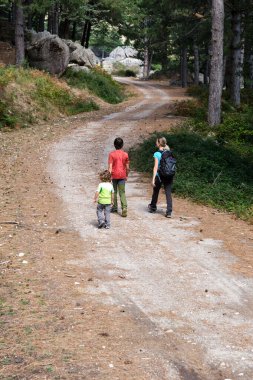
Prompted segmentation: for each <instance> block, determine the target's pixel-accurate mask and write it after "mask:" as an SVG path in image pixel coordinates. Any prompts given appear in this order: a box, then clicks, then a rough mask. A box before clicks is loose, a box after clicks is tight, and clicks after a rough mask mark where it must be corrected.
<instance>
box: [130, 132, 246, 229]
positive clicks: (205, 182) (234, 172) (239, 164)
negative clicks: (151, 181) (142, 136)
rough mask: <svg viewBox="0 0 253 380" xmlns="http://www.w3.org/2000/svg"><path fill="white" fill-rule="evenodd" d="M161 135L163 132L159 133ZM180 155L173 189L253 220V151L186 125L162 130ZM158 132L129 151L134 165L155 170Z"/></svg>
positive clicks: (147, 169) (145, 169) (176, 154)
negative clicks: (169, 131) (168, 130)
mask: <svg viewBox="0 0 253 380" xmlns="http://www.w3.org/2000/svg"><path fill="white" fill-rule="evenodd" d="M159 135H161V134H159ZM163 136H165V137H166V138H167V141H168V142H169V145H170V147H171V148H173V150H174V154H175V156H176V158H177V167H178V171H177V175H176V178H175V181H174V192H175V193H176V194H177V195H179V196H182V197H187V198H190V199H192V200H194V201H195V202H198V203H203V204H207V205H210V206H213V207H215V208H218V209H220V210H226V211H229V212H232V213H234V214H236V215H237V216H238V217H241V218H243V219H245V220H248V221H250V222H253V154H252V155H251V154H245V153H244V154H242V153H241V152H240V151H239V150H238V149H236V148H235V147H232V146H224V145H220V144H218V143H217V140H216V139H215V138H214V137H203V136H201V135H200V134H198V133H193V132H190V131H189V130H187V129H182V130H180V131H178V130H177V131H174V132H172V133H163ZM156 137H157V135H156V134H154V135H151V136H150V138H149V139H147V140H146V141H144V142H143V143H142V144H141V145H138V146H137V147H135V148H133V149H132V150H131V151H130V157H131V162H132V165H133V167H134V168H135V169H136V170H138V171H140V172H147V173H150V174H151V173H152V167H153V157H152V156H153V153H154V151H155V150H156V149H155V141H156Z"/></svg>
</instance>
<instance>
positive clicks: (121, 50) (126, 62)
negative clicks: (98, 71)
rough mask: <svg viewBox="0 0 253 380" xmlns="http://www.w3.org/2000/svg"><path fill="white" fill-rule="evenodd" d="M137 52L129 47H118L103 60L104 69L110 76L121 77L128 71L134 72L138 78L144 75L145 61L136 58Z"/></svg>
mask: <svg viewBox="0 0 253 380" xmlns="http://www.w3.org/2000/svg"><path fill="white" fill-rule="evenodd" d="M137 54H138V52H137V50H135V49H133V48H131V47H129V46H118V47H117V48H115V49H114V50H113V51H112V52H111V53H110V55H109V57H107V58H105V59H104V60H103V68H104V70H106V71H107V72H109V73H110V74H116V75H120V74H119V73H120V72H122V71H123V72H124V71H126V70H131V71H133V72H134V73H135V74H136V75H137V76H142V74H143V61H142V60H141V59H137V58H135V57H136V56H137Z"/></svg>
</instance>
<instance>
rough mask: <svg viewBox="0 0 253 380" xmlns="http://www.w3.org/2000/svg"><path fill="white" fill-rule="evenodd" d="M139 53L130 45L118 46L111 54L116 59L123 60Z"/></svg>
mask: <svg viewBox="0 0 253 380" xmlns="http://www.w3.org/2000/svg"><path fill="white" fill-rule="evenodd" d="M137 54H138V52H137V50H135V49H133V48H132V47H130V46H118V47H116V48H115V49H114V50H113V51H112V52H111V53H110V55H109V57H110V58H111V59H113V60H114V61H122V60H123V59H125V58H132V57H136V56H137Z"/></svg>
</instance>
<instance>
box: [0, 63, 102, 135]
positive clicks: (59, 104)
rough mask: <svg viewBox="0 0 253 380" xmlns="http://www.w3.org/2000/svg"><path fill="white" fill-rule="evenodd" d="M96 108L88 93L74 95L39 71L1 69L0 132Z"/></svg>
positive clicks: (67, 88) (66, 86)
mask: <svg viewBox="0 0 253 380" xmlns="http://www.w3.org/2000/svg"><path fill="white" fill-rule="evenodd" d="M97 109H99V107H98V105H97V104H96V103H95V102H94V100H93V99H92V97H91V96H90V95H89V94H88V93H87V92H85V91H83V92H80V94H79V95H78V96H77V95H76V94H75V92H74V91H73V90H72V89H71V88H70V87H69V86H68V85H67V83H66V82H65V81H63V80H59V79H57V78H55V77H52V76H50V75H49V74H46V73H44V72H41V71H38V70H33V69H25V68H16V67H0V129H1V128H5V127H8V128H15V127H24V126H28V125H30V124H33V123H35V122H40V121H48V120H51V119H53V118H56V117H60V116H65V115H66V116H68V115H74V114H77V113H80V112H89V111H92V110H97Z"/></svg>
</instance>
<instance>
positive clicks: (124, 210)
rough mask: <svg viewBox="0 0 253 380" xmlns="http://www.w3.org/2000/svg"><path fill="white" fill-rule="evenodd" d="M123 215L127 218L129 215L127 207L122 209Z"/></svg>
mask: <svg viewBox="0 0 253 380" xmlns="http://www.w3.org/2000/svg"><path fill="white" fill-rule="evenodd" d="M122 216H123V217H124V218H125V217H126V216H127V209H126V208H123V210H122Z"/></svg>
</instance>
